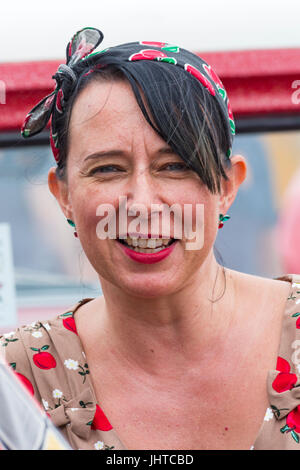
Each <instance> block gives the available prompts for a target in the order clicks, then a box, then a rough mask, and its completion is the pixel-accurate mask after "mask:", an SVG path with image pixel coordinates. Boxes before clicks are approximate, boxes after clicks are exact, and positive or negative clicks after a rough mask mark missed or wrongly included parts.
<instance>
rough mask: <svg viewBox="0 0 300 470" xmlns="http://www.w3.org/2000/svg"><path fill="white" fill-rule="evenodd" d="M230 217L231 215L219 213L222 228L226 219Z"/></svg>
mask: <svg viewBox="0 0 300 470" xmlns="http://www.w3.org/2000/svg"><path fill="white" fill-rule="evenodd" d="M228 219H230V215H223V214H219V228H222V227H223V225H224V223H223V222H226V220H228Z"/></svg>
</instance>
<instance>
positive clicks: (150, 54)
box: [129, 49, 167, 61]
mask: <svg viewBox="0 0 300 470" xmlns="http://www.w3.org/2000/svg"><path fill="white" fill-rule="evenodd" d="M164 57H167V54H165V53H164V52H162V51H156V50H154V49H142V50H141V51H140V52H138V53H137V54H133V55H131V56H130V57H129V60H131V61H133V60H155V59H158V58H161V59H162V58H164Z"/></svg>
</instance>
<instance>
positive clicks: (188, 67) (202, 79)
mask: <svg viewBox="0 0 300 470" xmlns="http://www.w3.org/2000/svg"><path fill="white" fill-rule="evenodd" d="M184 68H185V70H186V71H187V72H189V73H190V74H192V75H193V76H194V77H195V78H197V80H199V82H201V83H202V85H204V86H205V87H206V88H207V90H208V91H209V93H210V94H211V95H213V96H215V94H216V91H215V89H214V87H213V85H212V84H211V82H210V81H209V80H208V79H207V78H206V77H205V76H204V75H203V73H201V72H200V70H198V69H196V67H194V66H193V65H190V64H185V66H184Z"/></svg>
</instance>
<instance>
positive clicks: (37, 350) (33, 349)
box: [30, 348, 39, 352]
mask: <svg viewBox="0 0 300 470" xmlns="http://www.w3.org/2000/svg"><path fill="white" fill-rule="evenodd" d="M30 349H31V350H32V351H36V352H39V349H38V348H30Z"/></svg>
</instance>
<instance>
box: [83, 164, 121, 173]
mask: <svg viewBox="0 0 300 470" xmlns="http://www.w3.org/2000/svg"><path fill="white" fill-rule="evenodd" d="M117 171H123V170H122V169H121V168H119V167H118V166H116V165H103V166H98V167H97V168H93V169H92V170H91V172H90V174H91V175H94V174H95V173H111V172H113V173H115V172H117Z"/></svg>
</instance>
